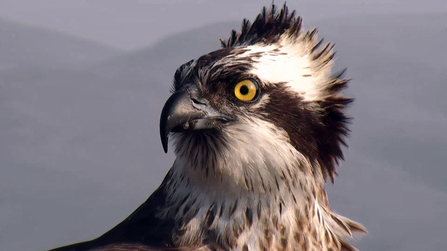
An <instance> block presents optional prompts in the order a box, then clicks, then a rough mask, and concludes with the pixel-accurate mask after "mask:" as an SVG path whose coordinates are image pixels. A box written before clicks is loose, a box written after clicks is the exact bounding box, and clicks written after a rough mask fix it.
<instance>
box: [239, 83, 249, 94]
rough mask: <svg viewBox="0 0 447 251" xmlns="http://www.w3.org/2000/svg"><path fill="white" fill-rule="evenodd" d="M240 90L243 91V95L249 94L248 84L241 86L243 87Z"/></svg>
mask: <svg viewBox="0 0 447 251" xmlns="http://www.w3.org/2000/svg"><path fill="white" fill-rule="evenodd" d="M239 91H240V92H241V94H242V95H247V94H248V86H246V85H243V86H241V89H240V90H239Z"/></svg>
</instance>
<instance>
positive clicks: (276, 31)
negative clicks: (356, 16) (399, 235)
mask: <svg viewBox="0 0 447 251" xmlns="http://www.w3.org/2000/svg"><path fill="white" fill-rule="evenodd" d="M321 44H322V41H321V40H319V41H318V40H317V31H316V30H315V29H314V30H310V31H303V30H302V25H301V19H300V18H299V17H295V13H294V12H291V13H290V12H289V11H288V8H287V6H286V5H284V6H283V8H282V9H280V10H277V8H276V7H275V5H272V6H271V8H270V9H269V10H266V8H264V9H263V10H262V12H261V13H260V14H259V15H258V16H257V17H256V19H255V20H254V21H253V22H252V23H251V22H250V21H248V20H245V19H244V21H243V23H242V29H241V31H240V32H236V31H234V30H233V31H232V33H231V36H230V38H229V39H227V40H226V41H222V40H221V46H222V48H221V49H218V50H216V51H213V52H210V53H208V54H206V55H203V56H201V57H199V58H198V59H194V60H191V61H189V62H187V63H185V64H183V65H182V66H180V68H178V70H177V71H176V73H175V77H174V86H173V89H172V92H173V93H172V96H171V97H170V98H169V99H168V100H167V102H166V104H165V106H164V108H163V110H162V113H161V120H160V136H161V141H162V144H163V148H164V150H165V151H167V146H168V137H169V136H170V137H171V138H172V139H173V142H174V147H175V149H174V150H175V154H176V160H175V162H174V164H173V166H172V168H171V169H170V171H169V173H168V174H167V176H166V178H165V179H164V180H163V182H162V184H161V185H160V187H159V188H158V189H157V190H156V191H155V192H154V193H153V194H152V195H151V196H150V197H149V199H148V200H147V201H146V202H144V203H143V204H142V205H141V206H140V207H139V208H138V209H137V210H136V211H135V212H134V213H132V214H131V215H130V216H129V217H128V218H127V219H125V220H124V221H123V222H121V223H120V224H118V225H117V226H116V227H114V228H113V229H112V230H110V231H109V232H107V233H106V234H104V235H102V236H101V237H99V238H97V239H95V240H92V241H87V242H83V243H78V244H74V245H70V246H66V247H62V248H58V249H54V250H58V251H62V250H64V251H67V250H72V251H79V250H94V251H100V250H147V251H149V250H203V251H204V250H231V251H260V250H270V251H280V250H281V251H282V250H297V251H298V250H299V251H311V250H312V251H314V250H315V251H316V250H333V251H338V250H355V248H354V247H352V246H351V245H349V244H348V243H347V242H346V238H347V237H351V236H352V235H353V233H356V232H366V230H365V229H364V228H363V227H362V226H361V225H360V224H358V223H356V222H353V221H351V220H349V219H347V218H345V217H342V216H340V215H337V214H336V213H334V212H333V211H332V210H331V208H330V206H329V202H328V198H327V194H326V191H325V182H326V181H327V180H330V181H333V179H334V177H335V176H336V171H335V166H336V165H337V164H338V161H339V160H340V159H342V158H343V154H342V150H341V146H342V145H345V143H344V141H343V139H344V137H345V136H346V135H347V133H348V129H347V127H346V125H347V122H348V117H347V116H346V115H345V113H344V109H345V107H346V105H348V104H349V103H350V102H351V101H352V99H350V98H348V97H345V96H344V95H343V94H341V92H340V91H341V90H342V89H343V88H345V87H346V84H347V79H344V78H343V77H342V74H343V72H341V73H336V74H333V73H331V67H332V65H333V58H334V52H333V51H332V48H333V45H331V44H326V45H324V46H320V45H321Z"/></svg>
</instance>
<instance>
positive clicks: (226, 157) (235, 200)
mask: <svg viewBox="0 0 447 251" xmlns="http://www.w3.org/2000/svg"><path fill="white" fill-rule="evenodd" d="M258 122H259V123H262V121H258ZM257 128H258V129H259V130H263V135H265V137H262V138H261V139H257V140H259V142H247V138H246V137H243V136H242V135H247V134H245V133H244V128H233V130H230V131H224V133H223V134H221V135H219V137H221V138H220V140H212V139H209V138H206V139H207V140H202V141H201V142H204V144H199V145H196V143H197V142H191V143H192V144H193V145H196V146H195V147H192V146H190V145H188V144H187V143H185V142H188V141H191V140H192V139H194V138H197V137H198V136H197V135H188V134H185V133H183V134H182V135H178V136H179V138H177V145H178V144H179V142H181V143H183V146H182V148H181V149H179V148H178V147H177V159H176V161H175V163H174V165H173V167H172V169H171V171H170V178H169V179H167V180H165V181H164V184H163V187H165V192H166V193H167V194H166V195H167V196H166V203H165V205H164V206H163V207H162V208H160V210H159V211H158V212H157V217H160V218H163V219H171V220H174V221H175V224H174V225H175V229H174V230H173V243H174V244H175V245H178V246H190V245H193V246H194V245H196V246H201V245H206V244H207V243H217V244H218V246H220V247H221V248H223V250H327V249H329V248H333V250H341V247H342V246H345V247H350V246H349V245H348V244H346V243H344V242H343V241H342V240H341V238H343V237H346V236H350V235H351V229H353V230H355V229H362V228H361V227H360V226H359V225H357V224H355V223H352V222H350V221H349V220H347V219H345V218H341V217H338V216H337V215H336V214H334V213H333V212H331V210H330V208H329V205H328V201H327V197H326V192H325V189H324V178H323V175H322V174H321V173H320V174H319V173H316V172H317V171H318V170H320V169H319V168H313V167H312V163H311V161H310V160H307V159H306V158H304V157H303V156H302V155H301V154H300V153H299V152H297V151H296V150H295V149H294V148H293V147H292V146H291V145H290V143H287V141H282V138H281V137H283V136H285V135H282V134H281V132H278V131H275V130H274V129H273V127H272V128H270V129H271V130H270V129H268V128H267V127H265V126H263V127H257ZM250 130H253V128H251V129H250ZM238 133H239V135H234V134H238ZM211 135H214V134H209V135H206V134H205V135H202V136H203V137H213V136H211ZM270 136H272V137H275V139H276V140H272V141H269V137H270ZM222 137H223V138H222ZM278 139H279V140H278ZM284 139H285V138H284ZM210 142H213V145H210ZM223 142H224V143H223ZM253 145H256V146H262V147H256V148H254V147H253ZM263 149H264V150H263ZM274 149H275V150H274ZM179 150H183V152H182V151H179ZM213 150H214V151H213ZM217 150H218V152H215V151H217ZM202 153H207V154H206V156H205V155H203V156H201V155H200V154H202ZM213 154H219V157H218V158H216V157H213ZM192 156H196V158H193V157H192ZM197 159H199V160H201V161H196V160H197ZM348 250H349V249H348Z"/></svg>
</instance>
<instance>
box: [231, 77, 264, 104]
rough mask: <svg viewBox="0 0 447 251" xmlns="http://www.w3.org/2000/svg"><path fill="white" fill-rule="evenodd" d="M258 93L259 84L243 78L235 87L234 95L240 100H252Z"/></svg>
mask: <svg viewBox="0 0 447 251" xmlns="http://www.w3.org/2000/svg"><path fill="white" fill-rule="evenodd" d="M257 94H258V86H257V84H256V83H255V82H254V81H252V80H249V79H246V80H242V81H240V82H239V83H237V84H236V86H235V87H234V96H235V97H236V98H237V99H239V100H240V101H252V100H253V99H255V98H256V96H257Z"/></svg>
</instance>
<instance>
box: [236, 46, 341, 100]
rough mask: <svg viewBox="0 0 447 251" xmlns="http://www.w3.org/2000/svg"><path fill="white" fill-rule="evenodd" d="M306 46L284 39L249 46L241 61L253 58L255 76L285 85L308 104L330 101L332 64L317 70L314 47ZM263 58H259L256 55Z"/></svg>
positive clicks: (252, 71)
mask: <svg viewBox="0 0 447 251" xmlns="http://www.w3.org/2000/svg"><path fill="white" fill-rule="evenodd" d="M311 45H312V44H307V43H306V42H303V41H300V39H297V41H294V40H290V39H287V38H285V39H280V41H279V42H278V43H275V44H272V45H262V44H261V45H252V46H248V47H247V48H248V49H249V50H248V51H247V52H245V53H243V54H241V55H240V57H247V56H248V57H250V55H252V54H253V58H254V61H255V62H254V63H252V65H253V69H252V70H251V71H250V73H251V74H254V75H256V76H257V77H259V79H261V81H265V82H269V83H285V84H286V85H288V86H289V87H290V88H291V90H293V91H295V92H297V93H298V94H299V95H300V96H301V97H302V98H303V99H304V100H305V101H318V100H323V99H325V98H327V92H326V85H327V83H328V82H329V81H328V80H329V79H328V76H329V75H330V66H331V65H332V62H329V63H328V64H327V65H326V66H325V67H323V68H320V69H318V70H315V69H316V68H317V67H314V65H315V64H316V63H317V62H313V60H312V59H311V58H312V55H311V52H310V48H308V47H310V46H311ZM259 53H260V54H261V57H260V58H259V57H258V58H256V56H255V55H256V54H259Z"/></svg>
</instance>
